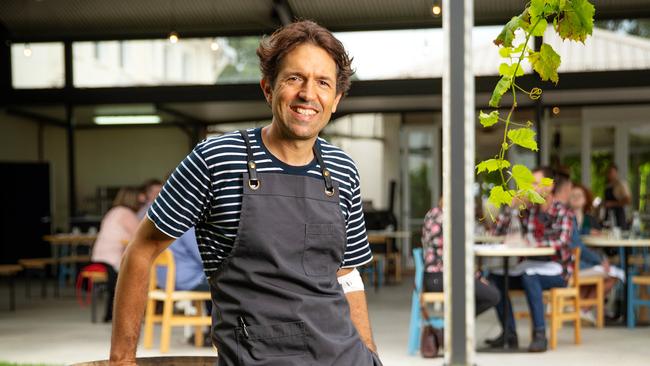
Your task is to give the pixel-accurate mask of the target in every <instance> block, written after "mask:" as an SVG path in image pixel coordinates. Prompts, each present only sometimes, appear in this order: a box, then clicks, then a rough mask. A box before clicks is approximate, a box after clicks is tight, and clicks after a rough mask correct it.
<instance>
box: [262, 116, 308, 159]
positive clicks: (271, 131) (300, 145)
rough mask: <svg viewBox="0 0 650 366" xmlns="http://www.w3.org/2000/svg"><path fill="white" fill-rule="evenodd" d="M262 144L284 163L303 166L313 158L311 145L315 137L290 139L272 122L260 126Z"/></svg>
mask: <svg viewBox="0 0 650 366" xmlns="http://www.w3.org/2000/svg"><path fill="white" fill-rule="evenodd" d="M260 135H261V136H262V141H263V142H264V146H266V148H267V149H268V150H269V152H271V154H273V156H275V157H276V158H278V159H280V161H282V162H283V163H285V164H288V165H292V166H304V165H307V164H309V163H310V162H311V161H312V160H313V159H314V153H313V150H312V148H313V146H314V143H315V141H316V138H313V139H309V140H298V139H290V138H288V137H287V136H284V135H283V134H282V132H281V131H280V129H279V128H277V127H276V126H275V124H274V123H272V124H270V125H268V126H266V127H264V128H262V131H261V133H260Z"/></svg>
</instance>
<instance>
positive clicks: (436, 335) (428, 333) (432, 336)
mask: <svg viewBox="0 0 650 366" xmlns="http://www.w3.org/2000/svg"><path fill="white" fill-rule="evenodd" d="M420 311H421V312H422V316H423V317H424V319H425V320H426V322H427V324H426V325H425V326H423V327H422V333H421V334H420V355H421V356H422V357H424V358H434V357H438V353H439V352H440V351H441V350H442V351H443V352H444V349H445V345H444V338H443V333H442V329H438V328H434V327H433V326H432V325H431V324H430V323H429V313H428V312H427V309H426V308H425V307H424V305H422V304H420Z"/></svg>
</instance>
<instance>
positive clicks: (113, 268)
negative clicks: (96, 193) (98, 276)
mask: <svg viewBox="0 0 650 366" xmlns="http://www.w3.org/2000/svg"><path fill="white" fill-rule="evenodd" d="M138 194H139V191H138V190H137V189H135V188H122V189H120V190H119V191H118V192H117V195H116V196H115V199H114V200H113V207H112V208H111V209H110V210H108V212H106V215H104V218H102V222H101V225H100V227H99V233H97V240H95V244H93V249H92V254H91V257H90V259H91V261H92V262H95V263H101V264H104V267H105V268H106V273H107V277H108V281H107V286H106V287H107V290H108V296H107V297H106V313H105V315H104V322H110V321H111V319H113V298H114V297H115V286H116V284H117V273H118V272H119V270H120V262H121V261H122V255H123V254H124V250H125V249H126V245H125V244H124V242H128V241H130V240H131V239H132V238H133V235H135V230H136V229H137V227H138V224H139V223H140V220H138V217H137V216H136V212H138V209H140V202H139V201H138Z"/></svg>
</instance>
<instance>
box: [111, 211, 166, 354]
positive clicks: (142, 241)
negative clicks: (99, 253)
mask: <svg viewBox="0 0 650 366" xmlns="http://www.w3.org/2000/svg"><path fill="white" fill-rule="evenodd" d="M171 241H172V239H171V238H169V237H167V236H165V235H164V234H162V233H161V232H159V231H157V229H155V227H154V225H153V223H151V221H149V220H147V219H145V220H143V221H142V223H141V224H140V226H139V227H138V231H137V233H136V237H135V239H134V240H133V242H131V243H130V244H129V246H128V247H127V249H126V252H125V253H124V257H123V258H122V264H121V266H120V273H119V276H118V280H117V288H116V291H115V306H114V309H115V310H114V316H113V333H112V335H111V354H110V360H111V362H110V364H111V365H112V366H113V365H135V353H136V349H137V346H138V338H139V335H140V324H141V322H142V315H143V314H144V308H145V303H146V300H147V289H148V285H149V271H150V269H151V265H152V264H153V262H154V260H155V259H156V257H157V256H158V255H159V254H160V253H161V252H162V251H163V250H164V249H165V248H167V246H169V244H170V243H171Z"/></svg>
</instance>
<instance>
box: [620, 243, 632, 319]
mask: <svg viewBox="0 0 650 366" xmlns="http://www.w3.org/2000/svg"><path fill="white" fill-rule="evenodd" d="M629 256H630V248H629V247H624V248H623V252H622V257H623V258H621V266H623V272H624V273H625V284H624V286H623V301H622V302H623V309H621V312H622V313H623V324H627V317H628V314H627V297H628V295H629V293H628V292H629V290H630V288H629V286H628V283H629V282H628V281H630V273H629V271H630V266H629V265H628V264H627V258H628V257H629Z"/></svg>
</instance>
